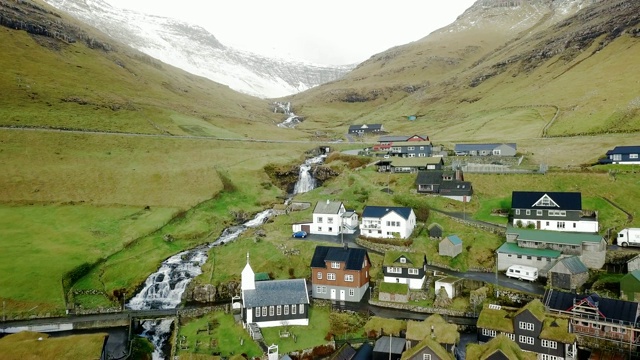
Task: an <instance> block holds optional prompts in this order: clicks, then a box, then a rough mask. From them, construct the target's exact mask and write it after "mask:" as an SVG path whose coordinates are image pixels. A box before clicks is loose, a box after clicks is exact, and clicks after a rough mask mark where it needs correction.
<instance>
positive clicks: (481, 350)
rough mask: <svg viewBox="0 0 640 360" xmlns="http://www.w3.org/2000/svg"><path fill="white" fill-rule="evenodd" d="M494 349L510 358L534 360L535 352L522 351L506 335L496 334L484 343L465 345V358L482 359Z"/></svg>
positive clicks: (492, 352)
mask: <svg viewBox="0 0 640 360" xmlns="http://www.w3.org/2000/svg"><path fill="white" fill-rule="evenodd" d="M496 351H502V353H503V354H504V355H505V356H506V357H507V358H508V359H510V360H536V359H537V354H536V353H532V352H527V351H523V350H522V349H520V347H519V346H518V344H516V343H515V342H514V341H512V340H511V339H509V338H508V337H506V336H505V335H498V336H496V337H495V338H493V339H491V341H489V342H488V343H486V344H482V345H479V344H469V345H467V357H466V358H467V359H477V360H484V359H486V358H488V357H489V356H491V355H492V354H494V353H495V352H496Z"/></svg>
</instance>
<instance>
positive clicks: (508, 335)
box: [502, 332, 516, 341]
mask: <svg viewBox="0 0 640 360" xmlns="http://www.w3.org/2000/svg"><path fill="white" fill-rule="evenodd" d="M502 334H503V335H504V336H506V337H508V338H509V339H511V341H516V334H512V333H508V332H503V333H502Z"/></svg>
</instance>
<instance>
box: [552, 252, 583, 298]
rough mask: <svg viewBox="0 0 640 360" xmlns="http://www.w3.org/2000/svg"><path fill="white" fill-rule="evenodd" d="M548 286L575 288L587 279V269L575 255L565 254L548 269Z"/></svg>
mask: <svg viewBox="0 0 640 360" xmlns="http://www.w3.org/2000/svg"><path fill="white" fill-rule="evenodd" d="M548 279H549V286H550V287H552V288H558V289H566V290H577V289H579V288H580V287H581V286H582V285H584V283H585V282H587V280H589V269H588V268H587V266H586V265H585V264H583V263H582V261H580V258H579V257H577V256H575V255H574V256H567V257H565V258H562V259H560V260H558V261H557V262H556V264H555V265H553V266H552V267H551V269H549V273H548Z"/></svg>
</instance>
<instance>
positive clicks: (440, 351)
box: [400, 336, 454, 360]
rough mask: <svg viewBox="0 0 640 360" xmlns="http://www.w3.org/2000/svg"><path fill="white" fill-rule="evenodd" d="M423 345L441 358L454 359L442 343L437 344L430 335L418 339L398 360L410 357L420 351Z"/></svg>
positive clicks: (444, 359)
mask: <svg viewBox="0 0 640 360" xmlns="http://www.w3.org/2000/svg"><path fill="white" fill-rule="evenodd" d="M425 347H428V348H429V349H431V351H433V352H434V353H435V354H436V355H437V356H438V357H439V358H440V359H441V360H454V358H453V355H452V354H451V353H450V352H448V351H447V350H446V349H445V348H443V347H442V345H440V344H438V342H437V341H436V340H434V339H432V338H431V337H430V336H428V337H426V338H424V340H422V341H420V342H419V343H418V344H416V346H414V347H412V348H411V349H409V350H407V351H405V352H403V353H402V357H401V358H400V360H405V359H410V358H411V357H413V356H414V355H416V354H418V353H419V352H421V351H422V350H423V349H424V348H425Z"/></svg>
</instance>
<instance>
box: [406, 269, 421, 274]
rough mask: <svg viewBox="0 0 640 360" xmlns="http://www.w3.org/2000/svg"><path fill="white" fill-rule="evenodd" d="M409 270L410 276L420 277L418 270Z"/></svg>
mask: <svg viewBox="0 0 640 360" xmlns="http://www.w3.org/2000/svg"><path fill="white" fill-rule="evenodd" d="M407 270H408V271H409V275H418V274H419V271H418V269H413V268H409V269H407Z"/></svg>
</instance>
